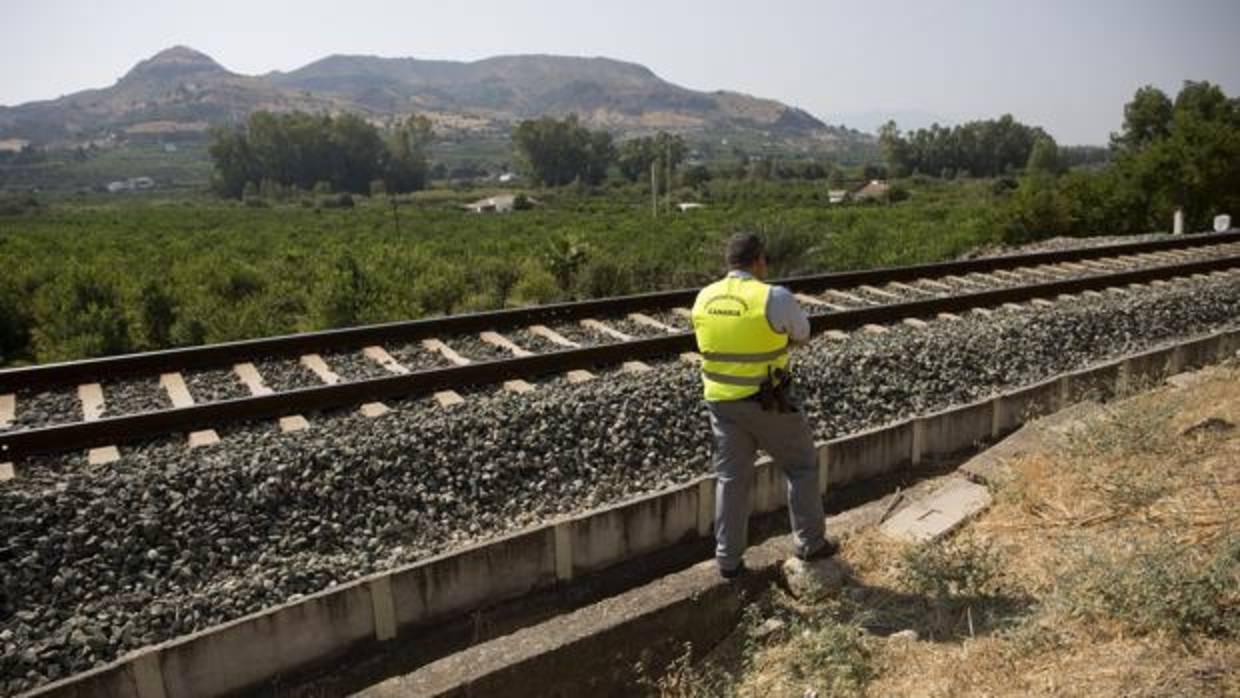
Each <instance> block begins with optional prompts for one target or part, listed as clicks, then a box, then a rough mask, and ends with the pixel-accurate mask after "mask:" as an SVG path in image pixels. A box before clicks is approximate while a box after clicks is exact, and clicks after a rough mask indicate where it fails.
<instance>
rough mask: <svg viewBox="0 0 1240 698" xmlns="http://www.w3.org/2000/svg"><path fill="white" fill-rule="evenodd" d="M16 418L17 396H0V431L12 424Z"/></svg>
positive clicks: (7, 394)
mask: <svg viewBox="0 0 1240 698" xmlns="http://www.w3.org/2000/svg"><path fill="white" fill-rule="evenodd" d="M16 416H17V395H15V394H13V393H6V394H4V395H0V429H3V428H5V427H7V426H9V425H10V424H12V423H13V419H14V418H16Z"/></svg>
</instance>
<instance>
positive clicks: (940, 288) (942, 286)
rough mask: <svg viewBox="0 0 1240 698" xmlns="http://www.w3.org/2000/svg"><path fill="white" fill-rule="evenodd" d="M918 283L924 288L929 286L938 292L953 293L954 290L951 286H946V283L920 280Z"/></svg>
mask: <svg viewBox="0 0 1240 698" xmlns="http://www.w3.org/2000/svg"><path fill="white" fill-rule="evenodd" d="M916 283H919V284H921V285H922V286H929V287H930V288H932V289H934V290H936V291H943V292H951V290H952V287H951V286H948V285H947V284H944V283H939V282H938V281H935V280H934V279H918V280H917V281H916Z"/></svg>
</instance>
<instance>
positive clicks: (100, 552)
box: [0, 273, 1240, 698]
mask: <svg viewBox="0 0 1240 698" xmlns="http://www.w3.org/2000/svg"><path fill="white" fill-rule="evenodd" d="M1084 290H1085V289H1082V290H1080V291H1077V292H1075V293H1074V295H1073V300H1072V301H1071V302H1069V303H1062V302H1057V303H1054V304H1052V305H1050V306H1045V305H1042V304H1032V303H1026V304H1023V305H1022V307H1021V310H1020V311H1019V312H1015V311H1012V312H1008V311H1000V312H995V313H993V314H992V315H991V316H990V317H983V316H981V315H979V314H974V313H961V314H959V315H958V317H957V319H955V320H952V321H950V322H932V323H930V324H929V325H928V326H926V327H920V328H917V327H912V326H909V325H907V324H904V323H895V324H892V325H890V326H888V328H887V331H886V332H884V333H882V334H867V333H855V334H854V335H852V336H850V337H849V338H848V341H835V340H830V339H828V338H827V337H826V336H825V334H824V335H820V336H818V337H816V338H815V339H813V340H812V341H811V343H810V345H809V346H807V347H806V348H804V350H802V351H801V352H799V353H798V356H797V373H798V376H799V380H800V381H801V383H802V389H803V396H804V401H805V408H806V412H807V415H808V416H809V418H810V419H811V422H812V423H813V424H814V426H815V430H816V433H815V436H816V438H817V439H818V440H819V441H820V442H821V447H820V453H821V454H822V456H823V457H822V462H821V465H822V467H823V468H824V469H825V475H826V477H825V478H824V482H827V483H829V485H830V486H831V487H838V486H842V485H845V484H847V483H850V482H863V481H866V480H867V479H869V478H872V477H875V476H878V475H880V474H882V473H883V472H885V471H887V470H891V469H905V470H907V471H909V472H912V470H911V469H912V468H914V467H922V466H924V465H925V464H927V463H928V462H930V461H932V460H934V459H935V458H938V457H940V456H947V455H949V454H952V453H955V452H957V451H960V450H964V449H968V448H970V447H971V446H972V445H973V444H974V443H976V442H978V441H986V440H988V439H990V438H992V437H993V436H995V435H996V434H1002V433H1005V432H1006V431H1010V430H1011V429H1012V428H1013V427H1014V426H1016V425H1017V424H1019V422H1020V421H1021V419H1023V418H1024V417H1025V416H1027V415H1028V414H1031V413H1033V414H1036V413H1039V412H1042V411H1045V410H1047V409H1050V408H1053V407H1055V406H1058V405H1061V404H1064V403H1065V402H1070V401H1073V400H1077V399H1080V398H1082V397H1087V396H1088V397H1094V398H1099V399H1106V398H1108V397H1110V396H1111V395H1113V394H1116V393H1117V392H1120V391H1123V390H1128V389H1131V388H1132V387H1135V386H1138V385H1141V384H1143V383H1145V382H1149V381H1158V380H1162V378H1163V377H1164V376H1166V375H1168V374H1170V373H1175V372H1178V371H1180V370H1183V369H1186V368H1189V367H1192V366H1197V365H1202V364H1206V363H1210V362H1213V361H1216V360H1221V359H1223V358H1225V357H1228V356H1234V355H1235V354H1236V351H1237V349H1240V334H1238V333H1237V327H1238V326H1240V284H1238V283H1237V282H1236V277H1235V275H1234V274H1224V273H1219V274H1215V273H1204V276H1201V277H1193V276H1189V277H1181V278H1177V279H1176V280H1174V281H1172V282H1170V283H1169V284H1168V285H1167V286H1165V287H1161V288H1160V287H1154V286H1152V285H1149V284H1143V285H1140V286H1137V287H1135V288H1126V292H1125V293H1124V294H1122V295H1121V294H1113V293H1106V294H1101V295H1088V294H1086V293H1084V292H1083V291H1084ZM1043 296H1045V297H1049V298H1057V297H1058V296H1057V295H1048V294H1046V293H1045V292H1043V294H1042V295H1040V296H1038V297H1043ZM535 358H536V357H535ZM463 368H469V367H463ZM655 368H656V370H655V371H653V372H649V373H645V374H641V375H626V374H616V375H615V376H614V377H612V378H611V379H609V380H593V381H587V382H585V383H580V384H569V383H568V382H566V381H565V382H563V383H561V384H557V385H556V386H554V387H549V388H548V389H547V390H544V391H537V392H535V393H532V394H529V395H516V394H509V393H505V392H496V393H493V394H489V395H485V396H482V397H479V398H478V399H477V400H471V401H469V402H468V403H467V404H466V405H463V406H461V407H460V408H459V409H455V410H443V409H440V408H438V407H437V406H435V405H433V404H430V403H429V401H427V400H399V399H397V400H393V401H391V402H390V407H391V408H392V411H391V413H389V414H388V415H387V416H385V417H384V418H382V419H366V418H365V417H362V416H360V415H357V414H355V413H353V412H339V413H335V414H325V415H323V417H322V418H321V419H318V418H316V423H315V428H314V429H311V430H306V431H302V432H296V433H292V434H280V433H278V432H276V431H275V430H273V429H270V428H269V427H268V428H264V429H258V428H257V427H255V426H250V427H236V428H233V430H232V432H231V433H229V432H228V430H222V431H221V436H222V437H223V440H222V441H221V443H220V444H219V445H217V446H214V447H212V448H209V449H194V450H188V449H185V448H184V444H183V442H182V441H181V439H163V440H159V441H153V442H149V443H147V444H143V445H140V446H135V447H132V448H131V450H130V452H129V453H127V454H126V457H125V458H123V459H122V461H121V462H120V463H119V464H110V465H108V466H103V467H99V468H89V467H86V466H85V465H84V464H83V463H82V461H81V460H80V457H79V456H73V455H58V456H40V457H32V458H25V459H22V460H21V461H19V463H18V465H19V470H22V471H23V472H24V474H26V475H28V477H22V478H18V479H16V480H12V481H9V482H6V483H2V484H0V512H2V513H0V523H2V524H3V526H4V530H5V531H6V536H7V538H6V540H5V541H4V546H5V547H4V550H5V553H6V555H5V556H3V557H0V566H3V569H2V570H0V571H2V572H3V573H4V577H5V579H6V584H7V585H8V586H7V587H6V591H7V592H8V593H9V594H10V596H9V597H8V598H9V599H11V601H10V603H11V604H12V611H13V613H12V615H10V616H7V617H5V618H4V619H3V620H0V637H2V639H0V643H8V644H6V645H5V651H6V655H5V657H6V660H5V663H4V664H0V670H2V671H3V673H0V689H3V690H5V691H7V692H10V693H12V692H18V691H21V690H26V689H29V688H33V687H34V686H38V685H43V686H44V687H43V688H42V689H40V690H39V692H38V693H36V695H45V696H72V695H98V696H122V695H124V696H134V695H136V696H161V695H162V696H166V697H168V698H174V697H179V696H187V695H222V694H227V693H232V692H251V693H258V694H261V693H264V692H270V691H271V690H272V689H273V687H274V686H275V684H274V683H273V682H274V681H280V682H281V683H280V686H281V688H287V687H288V686H289V685H290V683H289V681H290V680H291V679H296V678H297V677H298V676H299V675H304V672H312V671H314V670H316V669H324V668H328V669H330V668H332V667H336V668H338V667H339V662H340V661H341V660H342V659H344V658H350V659H363V658H366V657H373V656H375V654H376V653H385V652H390V651H393V648H396V647H399V646H407V647H414V646H420V647H424V648H425V647H429V646H431V645H433V644H434V643H436V642H441V641H444V642H446V640H444V638H445V637H449V636H452V635H453V633H456V632H458V631H461V632H463V633H464V635H466V636H472V637H474V638H487V637H493V636H494V635H495V634H496V633H500V632H503V631H504V630H505V629H511V628H512V627H513V626H512V625H511V623H512V622H514V621H513V620H512V618H511V617H508V618H507V620H505V619H504V617H503V616H502V614H501V612H500V610H499V609H501V608H505V606H504V604H505V603H506V602H509V603H517V601H515V600H516V599H529V598H532V597H533V596H534V595H537V594H539V593H543V592H546V593H559V592H557V591H556V590H562V591H563V593H564V594H567V595H569V596H572V595H573V594H574V593H577V592H574V589H577V590H580V589H582V588H583V587H582V586H580V585H589V584H591V583H595V582H597V581H598V580H603V581H604V582H606V583H609V584H611V583H614V584H620V585H621V587H620V588H623V585H624V584H625V582H623V581H616V579H615V578H616V577H617V575H619V574H620V573H619V572H618V570H621V569H622V568H623V566H624V565H626V564H628V563H629V562H634V563H635V564H636V563H640V562H641V561H646V560H650V559H651V558H652V556H655V557H657V556H658V555H661V554H662V552H663V551H666V550H670V549H672V548H674V547H675V546H677V545H685V544H688V545H690V547H692V541H693V540H706V539H707V537H708V536H709V522H710V514H711V512H710V508H709V503H710V501H711V500H710V498H709V496H703V494H704V493H707V492H709V490H710V489H711V483H710V478H709V466H708V460H707V457H708V453H709V446H708V443H707V436H706V433H705V431H706V430H705V422H704V419H703V417H702V415H701V414H700V413H699V407H698V405H699V403H698V400H699V396H698V389H697V377H696V371H695V370H694V369H693V367H692V366H690V365H688V364H686V363H684V362H682V361H679V360H673V361H670V362H664V363H660V364H658V365H656V366H655ZM781 491H782V488H781V487H779V482H778V477H777V474H776V473H775V470H774V468H772V467H770V466H768V465H764V466H761V467H759V468H758V469H757V472H756V473H755V486H754V489H753V501H754V505H755V508H756V510H757V511H760V512H761V511H771V510H774V509H777V508H778V507H779V506H780V499H781ZM92 537H94V538H95V539H96V541H95V542H94V543H91V538H92ZM699 547H700V548H701V549H700V550H699V552H700V554H701V555H702V557H707V556H709V550H708V546H699ZM488 609H490V610H488ZM527 610H528V609H527ZM445 633H446V635H445ZM457 637H460V635H458V636H457ZM10 646H11V647H10ZM10 649H11V651H10ZM135 650H136V652H135V653H134V654H130V655H127V656H126V657H125V658H123V659H119V660H116V658H117V657H120V656H122V655H123V654H125V653H126V652H131V651H135ZM113 660H116V661H114V662H113ZM109 662H113V663H109ZM350 663H351V664H352V662H350ZM92 667H96V668H95V669H94V670H93V671H91V672H90V673H86V674H80V673H79V672H83V671H86V670H88V669H91V668H92ZM71 674H73V675H74V676H71V677H70V678H67V679H64V677H65V676H67V675H71ZM277 677H279V678H277ZM57 678H61V679H64V680H63V681H62V682H60V683H51V684H49V683H48V682H49V681H52V680H54V679H57Z"/></svg>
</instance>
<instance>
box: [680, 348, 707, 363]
mask: <svg viewBox="0 0 1240 698" xmlns="http://www.w3.org/2000/svg"><path fill="white" fill-rule="evenodd" d="M680 360H681V361H684V362H685V363H687V364H693V365H694V366H696V365H698V364H700V363H702V355H701V354H699V353H697V352H696V351H686V352H684V353H682V354H681V355H680Z"/></svg>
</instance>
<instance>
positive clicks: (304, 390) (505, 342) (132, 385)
mask: <svg viewBox="0 0 1240 698" xmlns="http://www.w3.org/2000/svg"><path fill="white" fill-rule="evenodd" d="M1237 252H1240V234H1237V233H1236V232H1234V231H1233V232H1228V233H1219V234H1210V235H1195V236H1187V237H1183V238H1177V239H1164V240H1156V241H1145V242H1139V243H1127V244H1117V245H1106V246H1101V247H1092V248H1081V249H1074V250H1057V251H1050V252H1036V253H1032V254H1020V255H1009V256H1001V257H990V258H984V259H974V260H968V261H959V262H946V263H939V264H927V265H917V266H911V267H898V268H890V269H880V270H873V271H860V272H845V273H836V274H824V275H816V276H806V277H798V278H794V279H787V280H783V281H781V282H780V283H782V284H784V285H786V286H788V287H789V288H791V289H792V290H793V291H794V292H796V293H797V294H798V295H799V297H800V298H801V300H802V302H803V304H804V305H806V306H807V309H808V310H809V312H810V313H811V315H812V317H811V325H812V327H813V330H814V332H816V333H817V332H824V331H832V330H834V331H846V330H853V329H857V328H862V327H865V326H867V325H882V324H889V323H893V322H900V321H902V320H905V319H914V321H915V319H916V318H924V317H934V316H937V315H939V314H942V313H957V312H962V311H965V310H969V309H973V308H985V307H995V306H1000V305H1003V304H1005V303H1019V302H1027V301H1033V302H1043V301H1045V300H1046V299H1051V298H1054V297H1056V296H1059V295H1061V294H1072V293H1080V292H1084V291H1096V290H1101V289H1105V288H1113V287H1119V286H1125V285H1129V284H1134V283H1145V282H1150V281H1157V280H1161V279H1168V278H1175V277H1182V276H1191V275H1194V274H1202V273H1209V272H1215V271H1220V270H1225V269H1233V268H1237V267H1240V256H1237ZM695 293H696V289H685V290H680V291H669V292H661V293H651V294H642V295H635V296H624V297H618V298H607V299H600V300H591V301H582V302H575V303H563V304H556V305H548V306H539V307H532V308H521V309H513V310H504V311H497V312H490V313H477V314H470V315H458V316H451V317H444V318H435V319H430V320H419V321H411V322H401V323H390V324H384V325H372V326H365V327H357V328H349V329H342V330H332V331H326V332H317V333H306V334H299V335H289V336H283V337H273V338H266V339H259V340H251V341H243V342H233V343H227V344H216V345H207V346H202V347H193V348H187V349H178V350H171V351H162V352H151V353H144V354H130V355H124V356H117V357H109V358H102V359H92V360H86V361H77V362H68V363H61V364H48V365H41V366H34V367H29V368H18V369H10V370H6V371H0V408H3V409H0V461H12V460H16V459H18V458H21V457H23V456H26V455H29V454H33V453H38V452H47V451H58V450H69V449H75V448H85V447H100V446H105V445H115V444H119V443H124V442H127V441H132V440H134V439H138V438H144V437H151V436H158V435H162V434H169V433H176V432H182V431H192V430H194V429H203V428H205V427H209V426H212V425H219V424H224V423H228V422H233V421H239V420H251V419H261V418H270V417H284V420H282V423H281V424H282V426H283V427H285V428H286V429H290V430H291V429H296V428H298V425H299V423H300V424H304V422H301V421H299V420H298V419H297V418H296V417H291V418H290V415H300V414H301V413H305V412H311V411H316V410H323V409H330V408H339V407H345V406H351V405H358V404H363V403H365V405H366V406H368V407H369V409H370V410H371V411H372V412H373V413H378V412H381V411H382V410H383V409H384V408H383V407H382V405H381V403H376V402H374V401H377V400H381V399H384V398H392V397H399V396H408V395H417V394H426V393H431V392H435V391H439V393H438V396H439V397H441V399H443V400H444V401H451V400H455V399H458V398H459V396H458V395H456V394H455V393H454V392H453V389H454V388H455V389H461V388H463V387H464V386H472V385H488V384H496V383H500V382H504V381H508V383H507V384H506V385H507V387H509V388H511V389H514V390H526V389H529V387H530V386H528V384H525V383H524V382H523V381H522V380H521V379H523V378H530V377H533V376H540V375H549V374H562V373H564V372H566V371H570V370H576V371H582V370H583V369H588V368H591V367H596V366H606V365H619V364H625V363H626V362H634V361H636V360H639V359H644V358H650V357H659V356H674V355H676V354H678V353H684V352H690V351H692V349H693V338H692V335H691V333H690V332H688V331H687V326H688V323H687V319H686V318H685V317H684V315H685V307H686V306H688V305H690V304H691V303H692V300H693V296H694V294H695ZM500 333H507V335H504V334H500ZM518 333H519V334H518ZM384 346H386V347H387V348H386V349H385V348H381V347H384ZM330 352H336V353H334V354H333V353H330ZM288 357H300V360H299V361H298V362H294V361H292V360H290V359H289V358H288ZM628 365H630V366H633V365H634V364H632V363H629V364H628ZM636 366H637V367H638V368H640V366H641V365H640V364H637V365H636ZM182 373H184V375H182ZM341 374H345V375H344V376H343V377H342V376H341ZM156 375H159V376H160V378H159V379H158V380H156V379H155V376H156ZM135 376H138V377H143V378H144V380H132V379H133V378H134V377H135ZM577 376H578V377H588V375H587V374H585V373H578V374H577ZM273 387H274V389H273ZM144 392H145V393H146V394H145V395H143V394H142V393H144ZM364 409H365V408H364ZM110 412H117V413H118V416H109V413H110ZM126 412H130V413H129V414H126ZM199 436H200V442H203V441H209V440H210V439H211V438H214V437H213V436H212V435H211V434H210V432H205V431H204V432H199ZM110 453H111V455H109V454H108V453H102V454H100V455H99V457H100V458H101V459H104V460H107V459H109V458H115V457H117V456H116V452H115V450H114V449H113V450H112V451H111V452H110Z"/></svg>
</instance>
